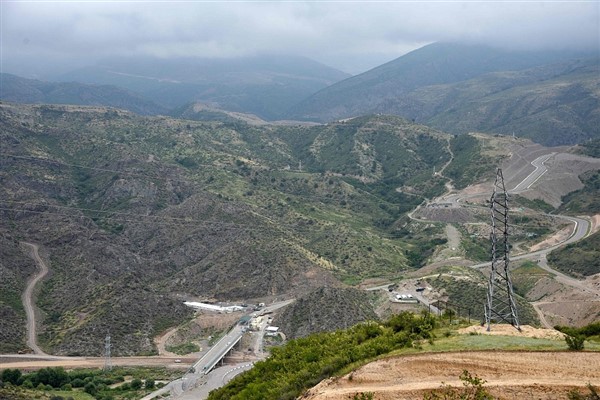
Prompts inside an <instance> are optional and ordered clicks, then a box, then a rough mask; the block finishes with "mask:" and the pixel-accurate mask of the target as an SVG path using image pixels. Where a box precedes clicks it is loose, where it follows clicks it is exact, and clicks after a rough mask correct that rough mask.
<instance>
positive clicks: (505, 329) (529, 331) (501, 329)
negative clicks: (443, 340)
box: [458, 324, 565, 339]
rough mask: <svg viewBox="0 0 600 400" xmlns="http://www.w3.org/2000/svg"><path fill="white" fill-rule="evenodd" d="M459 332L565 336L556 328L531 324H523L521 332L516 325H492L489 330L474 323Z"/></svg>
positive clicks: (544, 337) (522, 335) (560, 337)
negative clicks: (536, 326)
mask: <svg viewBox="0 0 600 400" xmlns="http://www.w3.org/2000/svg"><path fill="white" fill-rule="evenodd" d="M458 333H460V334H463V335H465V334H474V333H476V334H478V335H501V336H519V337H530V338H536V339H563V338H564V337H565V335H564V333H562V332H559V331H557V330H554V329H544V328H534V327H533V326H530V325H521V331H520V332H519V331H518V330H517V329H516V328H515V327H514V326H512V325H508V324H497V325H492V326H491V327H490V331H489V332H488V331H487V327H485V326H481V325H473V326H469V327H467V328H463V329H459V330H458Z"/></svg>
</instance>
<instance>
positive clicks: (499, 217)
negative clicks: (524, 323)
mask: <svg viewBox="0 0 600 400" xmlns="http://www.w3.org/2000/svg"><path fill="white" fill-rule="evenodd" d="M490 209H491V216H492V232H491V233H490V242H491V245H492V246H491V247H492V251H491V256H492V271H491V272H490V279H489V282H488V289H487V302H486V304H485V321H484V323H485V324H487V330H488V331H489V330H490V326H491V324H492V321H494V320H496V321H498V322H500V321H504V322H506V323H509V324H511V325H512V326H514V327H515V328H517V329H518V330H519V331H520V330H521V327H520V326H519V318H518V315H517V307H516V304H515V299H514V292H513V286H512V282H511V280H510V274H509V261H510V244H509V240H508V237H509V223H508V193H507V192H506V188H505V186H504V177H503V176H502V170H501V169H500V168H498V170H497V171H496V181H495V182H494V192H493V193H492V198H491V200H490Z"/></svg>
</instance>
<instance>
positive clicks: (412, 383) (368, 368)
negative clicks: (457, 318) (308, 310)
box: [303, 351, 600, 400]
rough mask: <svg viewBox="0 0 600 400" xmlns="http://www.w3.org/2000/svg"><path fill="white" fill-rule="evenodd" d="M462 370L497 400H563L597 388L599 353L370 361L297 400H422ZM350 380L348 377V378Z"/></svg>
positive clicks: (493, 354) (465, 354) (461, 355)
mask: <svg viewBox="0 0 600 400" xmlns="http://www.w3.org/2000/svg"><path fill="white" fill-rule="evenodd" d="M463 370H467V371H469V372H470V373H471V374H476V375H477V376H479V377H480V378H482V379H484V380H486V381H487V383H486V384H485V385H484V387H486V388H487V390H488V391H489V392H490V393H491V394H492V395H494V396H495V397H496V398H499V399H566V398H567V396H566V394H567V392H568V391H569V390H571V389H573V388H579V389H581V391H582V392H584V388H585V386H586V384H587V383H591V384H592V385H594V386H599V385H600V354H599V353H592V352H589V353H587V352H566V351H565V352H507V351H490V352H481V351H476V352H455V353H428V354H418V355H410V356H401V357H395V358H390V359H385V360H380V361H376V362H373V363H370V364H368V365H365V366H363V367H362V368H359V369H358V370H357V371H354V372H352V373H351V374H349V375H346V376H344V377H342V378H339V379H337V380H336V379H330V380H327V381H324V382H322V383H321V384H319V385H317V386H316V387H314V388H312V389H311V390H310V391H309V393H307V395H306V396H304V397H303V399H310V400H325V399H327V400H342V399H351V398H352V397H353V396H354V395H355V394H357V393H367V392H371V393H373V394H374V399H376V400H402V399H411V400H412V399H422V398H423V394H424V393H427V392H430V391H431V390H434V389H438V388H440V386H441V385H442V382H444V383H445V384H449V385H452V386H459V387H461V386H462V382H461V381H460V380H459V376H460V374H461V373H462V372H463ZM350 377H351V378H350Z"/></svg>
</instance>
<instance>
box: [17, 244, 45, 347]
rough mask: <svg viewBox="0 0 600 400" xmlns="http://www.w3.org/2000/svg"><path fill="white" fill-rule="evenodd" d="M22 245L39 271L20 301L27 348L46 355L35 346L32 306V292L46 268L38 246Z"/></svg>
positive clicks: (35, 336)
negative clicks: (24, 316)
mask: <svg viewBox="0 0 600 400" xmlns="http://www.w3.org/2000/svg"><path fill="white" fill-rule="evenodd" d="M23 244H24V245H25V246H27V247H29V249H30V255H31V257H32V258H33V259H34V260H35V263H36V264H37V266H38V268H39V271H38V272H36V273H35V274H34V275H33V276H32V277H30V278H29V280H28V282H27V288H26V289H25V291H24V292H23V295H22V296H21V299H22V300H23V305H24V306H25V313H26V314H27V346H29V348H31V350H33V352H34V353H35V354H41V355H46V353H45V352H44V351H43V350H42V349H41V348H40V347H39V346H38V344H37V332H36V321H35V305H34V304H33V290H34V289H35V285H37V283H38V282H39V281H40V280H42V279H43V278H44V277H45V276H46V274H47V273H48V267H47V266H46V264H45V263H44V261H43V260H42V258H41V257H40V255H39V253H38V250H39V246H38V245H37V244H33V243H27V242H23Z"/></svg>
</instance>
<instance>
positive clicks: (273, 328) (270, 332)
mask: <svg viewBox="0 0 600 400" xmlns="http://www.w3.org/2000/svg"><path fill="white" fill-rule="evenodd" d="M266 331H267V333H265V335H266V336H277V332H279V327H278V326H268V327H267V329H266Z"/></svg>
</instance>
